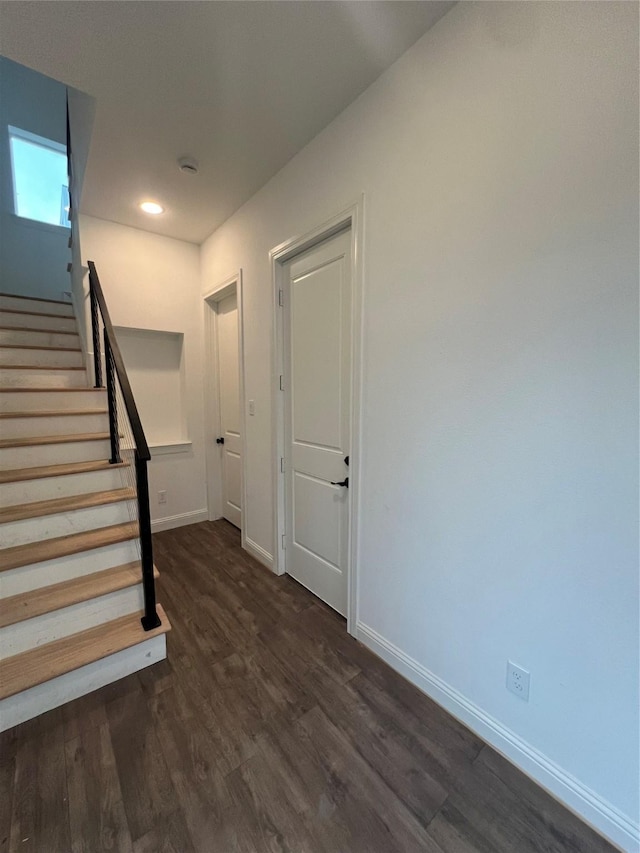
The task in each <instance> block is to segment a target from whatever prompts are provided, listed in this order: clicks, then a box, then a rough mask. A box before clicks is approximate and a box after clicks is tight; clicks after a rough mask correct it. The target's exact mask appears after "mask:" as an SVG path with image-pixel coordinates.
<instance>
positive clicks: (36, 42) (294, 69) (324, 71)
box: [0, 0, 453, 243]
mask: <svg viewBox="0 0 640 853" xmlns="http://www.w3.org/2000/svg"><path fill="white" fill-rule="evenodd" d="M452 5H453V3H449V2H431V0H428V1H427V0H422V2H404V0H392V2H368V0H355V2H353V0H351V2H341V0H331V2H326V0H313V1H312V2H308V1H307V2H299V0H288V1H287V2H280V0H269V2H245V0H232V2H211V1H210V2H193V0H190V1H189V2H167V1H163V2H157V0H136V2H104V1H103V0H92V2H88V1H87V0H79V2H67V0H57V2H55V3H53V2H47V1H46V0H45V2H40V0H27V1H26V2H23V0H10V1H9V2H1V3H0V53H2V54H3V55H4V56H7V57H8V58H9V59H13V60H15V61H16V62H20V63H22V64H23V65H27V66H29V67H31V68H34V69H35V70H37V71H40V72H42V73H43V74H48V75H49V76H51V77H54V78H56V79H57V80H60V81H62V82H64V83H66V84H68V85H71V86H73V87H75V88H77V89H80V90H82V91H84V92H87V93H88V94H90V95H92V96H93V97H94V98H95V99H96V121H95V126H94V135H93V139H92V143H91V152H90V156H89V163H88V167H87V173H86V178H85V187H84V193H83V198H82V205H81V210H82V211H83V212H84V213H88V214H91V215H93V216H99V217H102V218H103V219H110V220H113V221H115V222H121V223H124V224H125V225H132V226H134V227H138V228H144V229H145V230H148V231H155V232H157V233H160V234H166V235H168V236H171V237H177V238H180V239H183V240H189V241H192V242H196V243H199V242H201V241H202V240H203V239H204V238H205V237H207V236H208V235H209V234H210V233H211V232H212V231H213V230H214V229H215V228H216V227H217V226H219V225H220V224H221V223H222V222H224V220H225V219H227V218H228V217H229V216H230V215H231V214H232V213H233V212H234V211H235V210H237V209H238V207H240V206H241V205H242V204H243V203H244V202H245V201H246V200H247V199H248V198H250V197H251V196H252V195H253V194H254V193H255V192H256V191H257V190H258V189H259V188H260V187H261V186H262V185H263V184H264V183H266V181H268V180H269V178H270V177H271V176H272V175H274V174H275V173H276V172H277V171H278V170H279V169H281V168H282V166H284V165H285V163H286V162H287V161H288V160H289V159H290V158H291V157H293V156H294V155H295V154H296V153H297V152H298V151H299V150H300V149H301V148H303V147H304V145H305V144H306V143H307V142H309V141H310V140H311V139H312V138H313V137H314V136H315V135H316V134H317V133H318V132H319V131H320V130H321V129H322V128H323V127H325V126H326V125H327V124H328V123H329V122H330V121H331V120H332V119H333V118H334V117H335V116H336V115H338V113H340V112H341V110H343V109H344V108H345V107H346V106H347V105H348V104H349V103H351V101H353V100H354V99H355V98H356V97H357V96H358V95H359V94H360V93H361V92H362V91H364V89H366V88H367V86H369V85H370V84H371V83H372V82H373V81H374V80H375V79H376V78H377V77H378V76H379V75H380V74H381V73H382V72H383V71H384V70H385V69H386V68H387V67H388V66H389V65H391V63H392V62H394V61H395V60H396V59H397V58H398V57H399V56H400V55H401V54H402V53H403V52H404V51H405V50H407V48H409V47H410V46H411V45H412V44H413V43H414V42H415V41H417V39H418V38H420V36H421V35H422V34H423V33H425V32H426V31H427V30H428V29H429V28H430V27H431V26H433V24H435V23H436V21H438V20H439V19H440V18H441V17H442V16H443V15H444V14H445V13H446V12H447V11H448V10H449V9H450V8H451V6H452ZM185 154H190V155H192V156H193V157H195V158H196V159H197V160H198V161H199V164H200V173H199V174H198V175H197V176H187V175H184V174H182V173H180V172H179V170H178V167H177V163H176V161H177V158H178V157H180V156H181V155H185ZM143 198H152V199H154V200H157V201H159V202H160V203H161V204H163V205H164V206H165V208H166V212H165V214H163V215H162V216H160V217H156V218H152V217H149V216H147V215H145V214H144V213H142V212H141V211H140V210H138V208H137V203H138V202H139V201H140V200H142V199H143Z"/></svg>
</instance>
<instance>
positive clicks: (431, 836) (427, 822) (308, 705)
mask: <svg viewBox="0 0 640 853" xmlns="http://www.w3.org/2000/svg"><path fill="white" fill-rule="evenodd" d="M154 546H155V557H156V564H157V566H158V568H159V569H160V572H161V579H160V583H159V599H160V601H162V603H163V604H164V606H165V608H166V610H167V612H168V614H169V616H170V619H171V622H172V625H173V630H172V632H171V633H170V634H169V637H168V649H169V657H168V660H167V661H164V662H162V663H160V664H157V665H156V666H154V667H151V668H149V669H147V670H144V671H143V672H141V673H138V674H136V675H132V676H130V677H128V678H126V679H123V680H122V681H120V682H118V683H116V684H113V685H110V686H109V687H106V688H103V689H102V690H99V691H97V692H95V693H93V694H91V695H89V696H86V697H83V698H82V699H79V700H77V701H75V702H72V703H70V704H68V705H66V706H64V707H63V708H59V709H56V710H54V711H51V712H50V713H48V714H45V715H43V716H42V717H40V718H38V719H37V720H33V721H31V722H28V723H25V724H23V725H21V726H18V727H16V728H15V729H13V730H11V731H9V732H6V733H5V734H4V735H2V736H0V738H1V739H0V745H1V747H2V760H1V762H0V850H1V851H2V853H5V851H11V853H102V851H115V853H281V852H283V851H290V853H413V851H421V853H534V851H540V853H541V851H544V852H545V853H591V852H592V853H604V851H612V850H613V848H612V847H611V846H610V845H608V844H607V843H606V842H605V841H603V840H602V839H601V838H600V837H599V836H598V835H596V834H595V833H594V832H592V831H591V830H590V829H589V828H588V827H587V826H585V825H584V824H583V823H581V822H580V821H579V820H578V819H577V818H576V817H574V816H573V815H572V814H570V813H569V812H568V811H566V810H565V809H564V808H563V807H562V806H560V805H559V804H558V803H557V802H555V801H554V800H553V799H552V798H551V797H549V796H548V795H547V794H545V793H544V792H543V791H542V790H541V789H540V788H538V787H537V786H536V785H534V784H533V783H532V782H531V781H529V780H528V779H527V778H526V777H524V776H523V775H522V774H521V773H519V772H518V771H517V770H516V769H515V768H514V767H512V766H511V765H510V764H508V763H507V762H506V761H504V760H503V759H502V758H501V757H500V756H499V755H497V754H496V753H495V752H494V751H493V750H492V749H490V748H489V747H488V746H486V745H485V744H484V743H483V742H482V741H481V740H480V739H479V738H477V737H476V736H475V735H473V734H472V733H471V732H470V731H469V730H468V729H466V728H465V727H464V726H462V725H460V724H459V723H458V722H456V721H455V720H454V719H453V718H452V717H450V716H449V715H447V714H446V713H445V712H444V711H442V710H441V709H440V708H439V707H438V706H437V705H435V704H434V703H433V702H431V701H430V700H429V699H427V698H426V697H425V696H424V695H422V694H421V693H420V692H419V691H418V690H416V689H415V688H414V687H412V686H411V685H410V684H408V683H407V682H406V681H404V680H403V679H402V678H401V677H400V676H398V675H396V674H395V673H394V672H393V671H392V670H390V669H389V668H388V667H387V666H386V665H385V664H384V663H382V662H381V661H380V660H378V659H377V658H376V657H374V656H373V655H372V654H370V653H369V652H368V651H367V650H366V649H364V648H363V647H362V646H361V645H360V644H358V643H357V642H356V641H355V640H353V639H352V638H350V637H349V636H348V635H347V633H346V628H345V623H344V621H343V620H342V619H341V618H339V617H338V616H337V615H335V614H334V613H333V612H332V611H330V610H329V609H328V608H326V607H325V606H324V605H323V604H321V603H320V602H319V601H318V600H317V599H315V598H314V596H312V595H311V594H310V593H308V592H307V591H306V590H304V589H303V588H302V587H300V586H299V585H298V584H296V583H295V581H293V580H291V579H290V578H288V577H283V578H276V577H275V576H273V575H271V574H270V573H269V572H268V571H267V570H266V569H264V568H262V567H261V566H259V565H257V564H256V563H255V562H254V561H253V560H252V559H251V558H250V557H249V556H247V555H246V554H245V553H244V552H243V551H242V550H241V549H240V541H239V534H238V532H237V531H236V530H235V528H233V527H232V526H231V525H229V524H227V523H226V522H216V523H203V524H198V525H193V526H191V527H183V528H180V529H178V530H173V531H169V532H166V533H160V534H156V536H155V537H154Z"/></svg>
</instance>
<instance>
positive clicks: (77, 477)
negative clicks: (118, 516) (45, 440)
mask: <svg viewBox="0 0 640 853" xmlns="http://www.w3.org/2000/svg"><path fill="white" fill-rule="evenodd" d="M132 476H133V474H132V470H131V468H117V467H113V466H112V467H110V468H107V469H105V470H104V471H87V472H86V473H82V474H66V475H64V476H61V477H40V478H38V479H37V480H18V481H17V482H15V483H3V484H2V486H0V507H5V506H15V505H16V504H24V503H31V502H32V501H48V500H53V499H54V498H67V497H70V496H71V495H86V494H88V493H89V492H104V491H106V490H107V489H121V488H124V487H125V486H127V485H128V482H127V480H128V478H129V477H132Z"/></svg>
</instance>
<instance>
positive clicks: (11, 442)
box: [0, 432, 109, 449]
mask: <svg viewBox="0 0 640 853" xmlns="http://www.w3.org/2000/svg"><path fill="white" fill-rule="evenodd" d="M108 440H109V433H108V432H78V433H69V434H66V435H28V436H24V437H22V438H2V439H0V449H2V448H5V447H33V446H35V445H38V444H72V443H73V442H74V441H108Z"/></svg>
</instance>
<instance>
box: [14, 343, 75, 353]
mask: <svg viewBox="0 0 640 853" xmlns="http://www.w3.org/2000/svg"><path fill="white" fill-rule="evenodd" d="M0 349H37V350H51V351H53V352H82V350H81V349H80V347H34V346H31V345H30V344H0Z"/></svg>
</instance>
